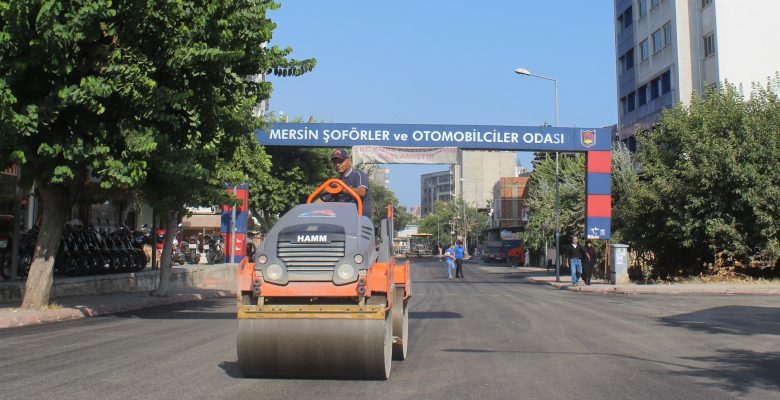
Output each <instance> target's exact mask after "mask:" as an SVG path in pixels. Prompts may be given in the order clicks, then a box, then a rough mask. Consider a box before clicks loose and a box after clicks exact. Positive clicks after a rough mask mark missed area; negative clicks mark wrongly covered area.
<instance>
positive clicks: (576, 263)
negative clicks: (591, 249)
mask: <svg viewBox="0 0 780 400" xmlns="http://www.w3.org/2000/svg"><path fill="white" fill-rule="evenodd" d="M567 252H568V254H569V257H568V258H567V260H568V264H569V268H570V269H571V284H572V285H574V286H577V281H579V280H580V275H582V259H583V258H584V257H585V249H583V248H582V246H581V245H580V239H579V238H578V237H577V236H572V238H571V246H569V248H568V250H567Z"/></svg>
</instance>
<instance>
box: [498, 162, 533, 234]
mask: <svg viewBox="0 0 780 400" xmlns="http://www.w3.org/2000/svg"><path fill="white" fill-rule="evenodd" d="M529 179H530V174H525V175H524V176H518V177H504V178H501V179H499V180H498V182H496V184H495V185H494V186H493V214H492V216H491V221H490V222H491V228H501V229H510V228H514V229H523V228H525V226H526V224H528V206H527V205H526V199H527V198H528V180H529Z"/></svg>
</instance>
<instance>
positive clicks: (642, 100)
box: [636, 85, 647, 107]
mask: <svg viewBox="0 0 780 400" xmlns="http://www.w3.org/2000/svg"><path fill="white" fill-rule="evenodd" d="M636 93H637V100H638V101H639V107H642V106H643V105H645V104H647V85H642V86H640V87H639V90H637V92H636Z"/></svg>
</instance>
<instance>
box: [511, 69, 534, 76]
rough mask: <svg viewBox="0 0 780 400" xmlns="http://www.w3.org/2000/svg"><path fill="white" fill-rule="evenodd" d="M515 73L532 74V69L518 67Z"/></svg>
mask: <svg viewBox="0 0 780 400" xmlns="http://www.w3.org/2000/svg"><path fill="white" fill-rule="evenodd" d="M515 73H516V74H520V75H531V71H529V70H527V69H525V68H518V69H516V70H515Z"/></svg>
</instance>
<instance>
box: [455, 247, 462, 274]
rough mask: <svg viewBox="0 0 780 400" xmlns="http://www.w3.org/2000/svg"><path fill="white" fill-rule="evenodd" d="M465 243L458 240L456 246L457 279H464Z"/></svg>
mask: <svg viewBox="0 0 780 400" xmlns="http://www.w3.org/2000/svg"><path fill="white" fill-rule="evenodd" d="M463 253H464V249H463V242H462V241H460V240H458V244H457V245H456V246H455V277H456V278H463Z"/></svg>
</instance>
